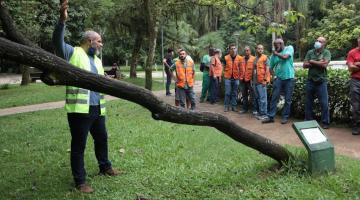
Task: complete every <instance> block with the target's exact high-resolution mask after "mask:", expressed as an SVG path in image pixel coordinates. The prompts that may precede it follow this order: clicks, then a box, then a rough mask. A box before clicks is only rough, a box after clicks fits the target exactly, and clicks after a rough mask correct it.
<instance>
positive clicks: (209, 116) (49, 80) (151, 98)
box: [0, 0, 292, 164]
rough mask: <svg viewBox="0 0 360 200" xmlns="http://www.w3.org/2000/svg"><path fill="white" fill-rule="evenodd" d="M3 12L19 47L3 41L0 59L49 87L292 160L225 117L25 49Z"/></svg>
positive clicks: (0, 7)
mask: <svg viewBox="0 0 360 200" xmlns="http://www.w3.org/2000/svg"><path fill="white" fill-rule="evenodd" d="M3 8H4V7H3V4H2V0H0V18H1V20H2V24H3V26H6V27H7V28H6V29H5V28H4V30H5V31H6V30H13V31H6V34H7V37H9V38H12V39H13V40H15V41H17V42H18V43H15V42H12V41H9V40H7V39H5V38H2V37H0V59H1V58H6V59H9V60H13V61H16V62H18V63H21V64H24V65H28V66H33V67H36V68H38V69H40V70H42V71H44V73H43V75H42V80H43V82H45V83H46V84H49V85H69V86H75V87H80V88H85V89H89V90H92V91H97V92H101V93H105V94H109V95H112V96H116V97H119V98H122V99H125V100H129V101H132V102H134V103H137V104H139V105H141V106H143V107H145V108H146V109H148V110H149V111H150V112H151V113H152V117H153V118H154V119H156V120H163V121H168V122H173V123H179V124H190V125H198V126H211V127H214V128H216V129H218V130H220V131H222V132H223V133H225V134H226V135H228V136H229V137H231V138H232V139H234V140H236V141H238V142H240V143H242V144H244V145H246V146H248V147H250V148H253V149H256V150H258V151H259V152H261V153H263V154H265V155H267V156H269V157H271V158H273V159H275V160H276V161H278V162H279V163H280V164H283V163H287V162H288V161H289V159H290V157H292V155H291V153H290V152H289V151H288V150H287V149H285V148H284V147H282V146H281V145H279V144H277V143H275V142H273V141H271V140H269V139H267V138H265V137H263V136H260V135H258V134H256V133H253V132H251V131H249V130H246V129H244V128H242V127H240V126H239V125H237V124H236V123H234V122H233V121H231V120H230V119H228V118H227V117H225V116H223V115H220V114H218V113H211V112H198V111H185V110H183V109H180V108H178V107H174V106H171V105H169V104H166V103H164V102H163V101H161V100H160V99H158V98H157V97H156V96H155V95H154V94H153V93H152V92H151V91H149V90H146V89H143V88H141V87H138V86H136V85H133V84H130V83H126V82H123V81H118V80H114V79H110V78H107V77H105V76H102V75H98V74H93V73H91V72H88V71H85V70H82V69H79V68H77V67H75V66H73V65H71V64H69V63H68V62H67V61H65V60H64V59H61V58H59V57H57V56H55V55H53V54H51V53H49V52H46V51H44V50H42V49H40V48H38V47H36V46H32V43H28V45H27V46H25V43H26V42H25V43H23V42H24V41H25V40H19V38H17V37H22V38H24V37H23V36H22V35H21V34H20V33H19V32H17V31H16V29H8V28H9V27H10V28H11V27H14V26H13V24H12V21H6V19H8V18H10V17H9V16H8V18H3V17H2V16H6V15H8V13H7V14H6V15H3V14H4V12H3V11H4V9H3ZM5 11H7V10H5ZM10 19H11V18H10ZM4 20H5V21H4ZM19 43H21V44H19Z"/></svg>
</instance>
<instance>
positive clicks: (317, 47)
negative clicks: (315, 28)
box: [314, 41, 322, 49]
mask: <svg viewBox="0 0 360 200" xmlns="http://www.w3.org/2000/svg"><path fill="white" fill-rule="evenodd" d="M321 47H322V44H321V42H318V41H316V42H315V44H314V48H315V49H320V48H321Z"/></svg>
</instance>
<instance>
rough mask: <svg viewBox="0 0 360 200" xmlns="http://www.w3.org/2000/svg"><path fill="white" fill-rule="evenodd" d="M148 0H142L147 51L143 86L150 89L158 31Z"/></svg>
mask: <svg viewBox="0 0 360 200" xmlns="http://www.w3.org/2000/svg"><path fill="white" fill-rule="evenodd" d="M151 3H152V2H151V1H150V0H144V7H145V9H144V10H145V16H146V19H147V34H148V51H147V59H146V64H145V88H146V89H148V90H151V89H152V66H153V64H154V56H155V49H156V39H157V33H158V24H157V23H156V19H157V14H158V13H157V12H156V10H155V9H153V8H152V5H151Z"/></svg>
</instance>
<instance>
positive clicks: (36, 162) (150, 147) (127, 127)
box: [0, 100, 360, 200]
mask: <svg viewBox="0 0 360 200" xmlns="http://www.w3.org/2000/svg"><path fill="white" fill-rule="evenodd" d="M107 108H108V118H107V125H108V127H107V128H108V132H109V157H110V158H111V160H112V163H113V166H114V167H116V168H119V169H121V170H123V171H125V173H124V174H123V175H122V176H119V177H111V178H109V177H101V176H97V175H96V174H97V172H98V168H97V164H96V159H95V155H94V152H93V143H92V139H91V137H90V136H89V139H88V140H89V141H88V144H87V150H86V156H85V163H86V169H87V173H88V179H87V180H88V182H89V183H90V184H91V185H92V186H93V187H94V188H95V190H96V191H95V193H93V194H90V195H83V194H80V193H78V192H76V191H75V190H73V189H72V176H71V172H70V166H69V147H70V133H69V128H68V124H67V120H66V113H65V111H64V110H63V109H57V110H47V111H39V112H33V113H26V114H18V115H12V116H7V117H1V118H0V127H1V129H0V138H1V141H2V142H1V143H0V159H1V170H0V194H1V198H0V199H126V200H127V199H135V196H136V194H141V195H142V196H145V197H148V198H150V199H358V198H359V197H360V189H359V188H360V161H359V160H352V159H349V158H346V157H343V156H337V157H336V164H337V166H336V167H337V170H336V172H334V173H331V174H328V175H324V176H317V177H312V176H310V175H309V174H307V173H304V172H303V171H302V170H295V168H294V169H293V170H290V171H272V170H269V169H270V168H271V166H273V165H274V164H275V161H273V160H272V159H270V158H268V157H266V156H263V155H261V154H259V153H258V152H256V151H254V150H252V149H250V148H247V147H245V146H243V145H241V144H240V143H237V142H235V141H233V140H231V139H230V138H229V137H227V136H225V135H223V134H221V133H219V132H218V131H216V130H215V129H212V128H206V127H195V126H188V125H179V124H173V123H167V122H161V121H154V120H152V119H151V114H150V113H149V112H148V111H146V110H145V109H144V108H142V107H141V106H138V105H135V104H133V103H130V102H127V101H123V100H114V101H112V102H109V103H108V104H107ZM294 137H297V136H296V135H295V134H294ZM120 149H123V150H124V153H121V152H123V151H121V152H120ZM290 149H291V151H293V152H295V153H296V154H298V155H301V154H302V153H303V150H299V149H297V148H292V147H290Z"/></svg>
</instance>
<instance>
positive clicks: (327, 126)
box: [322, 124, 330, 129]
mask: <svg viewBox="0 0 360 200" xmlns="http://www.w3.org/2000/svg"><path fill="white" fill-rule="evenodd" d="M322 128H323V129H329V128H330V125H329V124H322Z"/></svg>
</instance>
